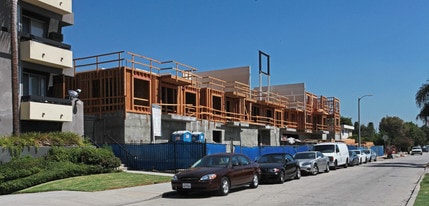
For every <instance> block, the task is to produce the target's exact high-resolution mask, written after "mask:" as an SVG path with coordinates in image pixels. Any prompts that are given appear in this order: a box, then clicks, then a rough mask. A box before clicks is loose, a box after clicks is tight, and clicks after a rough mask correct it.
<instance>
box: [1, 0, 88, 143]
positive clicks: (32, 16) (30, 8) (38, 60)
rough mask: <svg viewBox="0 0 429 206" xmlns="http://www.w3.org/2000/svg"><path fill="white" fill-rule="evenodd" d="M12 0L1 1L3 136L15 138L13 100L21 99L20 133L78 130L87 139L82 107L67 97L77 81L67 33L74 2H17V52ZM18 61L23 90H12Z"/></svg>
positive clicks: (47, 0)
mask: <svg viewBox="0 0 429 206" xmlns="http://www.w3.org/2000/svg"><path fill="white" fill-rule="evenodd" d="M13 2H14V1H12V0H3V1H1V2H0V15H1V17H0V24H1V31H0V72H1V75H0V94H1V96H0V105H1V107H0V110H1V111H0V135H10V134H12V133H13V119H14V114H15V113H14V109H13V106H14V105H13V102H12V97H13V94H14V93H16V94H18V96H19V103H18V104H19V105H18V108H19V111H18V113H19V128H20V132H21V133H23V132H50V131H73V132H75V133H78V134H82V135H83V102H82V101H80V100H79V99H76V98H74V99H73V98H68V93H67V91H68V90H76V89H78V88H68V87H66V85H65V82H64V79H65V78H66V77H73V76H74V70H73V53H72V51H71V45H68V44H66V43H64V42H63V39H64V38H63V35H64V34H63V33H62V28H64V27H67V26H72V25H73V24H74V17H73V12H72V0H18V1H16V2H17V7H16V8H17V10H16V14H17V16H16V19H17V26H16V28H17V39H16V40H17V42H18V52H17V53H15V54H14V53H12V46H11V42H12V36H13V35H12V20H13V19H14V18H12V14H13V12H12V8H15V7H13V6H12V3H13ZM14 56H16V57H17V58H18V68H16V69H17V70H18V71H17V74H18V75H17V78H18V81H19V86H18V87H19V89H17V90H18V91H14V90H13V89H12V88H13V87H12V84H13V83H12V71H13V70H14V68H15V67H13V66H12V59H13V57H14Z"/></svg>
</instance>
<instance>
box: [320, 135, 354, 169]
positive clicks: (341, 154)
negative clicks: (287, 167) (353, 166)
mask: <svg viewBox="0 0 429 206" xmlns="http://www.w3.org/2000/svg"><path fill="white" fill-rule="evenodd" d="M314 151H319V152H321V153H323V155H325V156H327V157H328V158H329V166H330V167H332V169H334V170H335V169H337V167H338V166H341V165H342V166H343V167H344V168H346V167H347V166H348V163H349V149H348V147H347V145H346V144H345V143H341V142H325V143H319V144H316V145H314Z"/></svg>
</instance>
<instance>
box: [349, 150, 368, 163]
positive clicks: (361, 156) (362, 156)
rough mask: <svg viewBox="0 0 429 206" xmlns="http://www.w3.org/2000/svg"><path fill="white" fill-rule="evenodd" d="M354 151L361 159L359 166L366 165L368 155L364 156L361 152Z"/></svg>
mask: <svg viewBox="0 0 429 206" xmlns="http://www.w3.org/2000/svg"><path fill="white" fill-rule="evenodd" d="M352 151H354V152H355V153H356V154H357V156H358V157H359V164H362V163H366V155H364V154H363V153H362V151H361V150H358V149H354V150H352Z"/></svg>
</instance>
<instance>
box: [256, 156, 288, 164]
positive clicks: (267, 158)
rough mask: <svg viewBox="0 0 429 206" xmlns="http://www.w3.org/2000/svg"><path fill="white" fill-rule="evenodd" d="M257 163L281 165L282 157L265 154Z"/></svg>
mask: <svg viewBox="0 0 429 206" xmlns="http://www.w3.org/2000/svg"><path fill="white" fill-rule="evenodd" d="M258 162H259V163H283V162H284V157H283V155H279V154H266V155H263V156H262V157H261V158H260V159H259V160H258Z"/></svg>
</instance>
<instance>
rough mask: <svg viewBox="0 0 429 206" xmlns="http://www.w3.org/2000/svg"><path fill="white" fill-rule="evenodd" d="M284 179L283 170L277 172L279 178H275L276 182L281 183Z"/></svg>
mask: <svg viewBox="0 0 429 206" xmlns="http://www.w3.org/2000/svg"><path fill="white" fill-rule="evenodd" d="M285 179H286V178H285V172H284V171H283V170H282V171H281V172H280V174H279V179H278V180H277V182H278V183H280V184H283V183H284V182H285Z"/></svg>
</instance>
